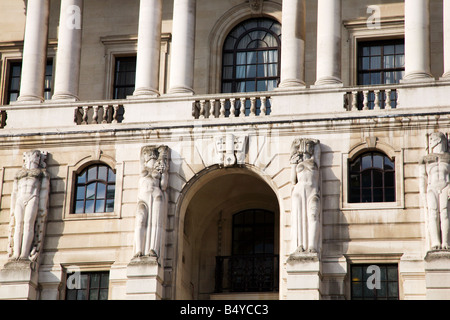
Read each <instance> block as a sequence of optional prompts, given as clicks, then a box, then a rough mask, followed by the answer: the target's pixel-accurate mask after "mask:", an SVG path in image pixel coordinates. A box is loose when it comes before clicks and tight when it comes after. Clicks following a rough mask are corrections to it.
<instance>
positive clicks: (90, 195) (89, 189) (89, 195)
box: [86, 183, 97, 200]
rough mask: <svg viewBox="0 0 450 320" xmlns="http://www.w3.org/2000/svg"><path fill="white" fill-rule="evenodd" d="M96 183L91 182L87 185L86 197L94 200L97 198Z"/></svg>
mask: <svg viewBox="0 0 450 320" xmlns="http://www.w3.org/2000/svg"><path fill="white" fill-rule="evenodd" d="M96 185H97V184H96V183H91V184H89V185H88V186H87V189H86V199H87V200H92V199H95V187H96Z"/></svg>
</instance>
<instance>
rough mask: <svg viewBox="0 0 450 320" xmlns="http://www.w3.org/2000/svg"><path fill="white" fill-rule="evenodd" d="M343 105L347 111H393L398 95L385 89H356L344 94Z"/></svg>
mask: <svg viewBox="0 0 450 320" xmlns="http://www.w3.org/2000/svg"><path fill="white" fill-rule="evenodd" d="M344 104H345V108H346V109H347V110H348V111H357V110H382V109H395V108H397V105H398V93H397V90H396V89H391V88H385V87H382V88H380V87H374V88H357V89H356V90H353V91H349V92H347V93H346V94H345V98H344Z"/></svg>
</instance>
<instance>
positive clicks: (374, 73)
mask: <svg viewBox="0 0 450 320" xmlns="http://www.w3.org/2000/svg"><path fill="white" fill-rule="evenodd" d="M404 74H405V45H404V41H403V39H398V40H387V41H371V42H360V43H359V46H358V84H359V85H378V84H393V83H399V82H400V80H401V79H403V76H404Z"/></svg>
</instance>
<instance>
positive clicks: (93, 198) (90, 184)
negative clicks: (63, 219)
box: [73, 164, 116, 214]
mask: <svg viewBox="0 0 450 320" xmlns="http://www.w3.org/2000/svg"><path fill="white" fill-rule="evenodd" d="M75 183H76V186H75V201H74V208H73V212H74V213H75V214H80V213H105V212H114V195H115V191H116V174H115V172H114V171H113V170H112V169H111V168H110V167H109V166H107V165H103V164H95V165H91V166H89V167H87V168H86V169H84V170H83V171H82V172H81V173H80V174H78V175H77V177H76V182H75Z"/></svg>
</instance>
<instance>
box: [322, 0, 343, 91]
mask: <svg viewBox="0 0 450 320" xmlns="http://www.w3.org/2000/svg"><path fill="white" fill-rule="evenodd" d="M340 84H342V80H341V0H318V15H317V77H316V85H340Z"/></svg>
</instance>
